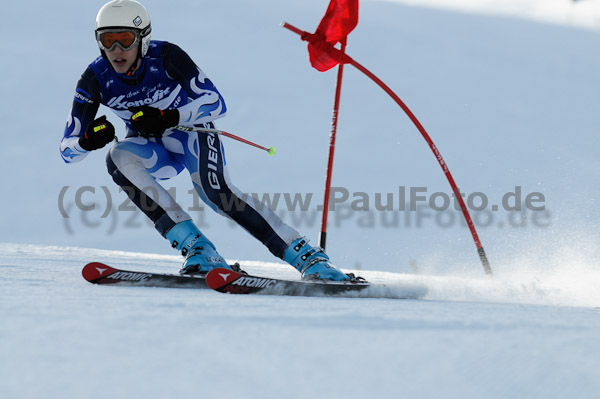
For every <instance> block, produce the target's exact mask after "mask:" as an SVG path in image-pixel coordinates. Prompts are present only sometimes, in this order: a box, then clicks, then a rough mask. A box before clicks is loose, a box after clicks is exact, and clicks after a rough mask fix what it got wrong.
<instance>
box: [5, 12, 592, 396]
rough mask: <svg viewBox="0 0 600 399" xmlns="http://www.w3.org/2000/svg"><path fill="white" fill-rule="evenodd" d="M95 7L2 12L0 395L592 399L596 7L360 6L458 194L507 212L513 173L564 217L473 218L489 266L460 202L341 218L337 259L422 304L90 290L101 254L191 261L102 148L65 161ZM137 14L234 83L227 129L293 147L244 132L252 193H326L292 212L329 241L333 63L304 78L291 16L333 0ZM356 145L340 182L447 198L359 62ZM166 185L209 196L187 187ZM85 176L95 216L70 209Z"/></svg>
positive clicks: (246, 257)
mask: <svg viewBox="0 0 600 399" xmlns="http://www.w3.org/2000/svg"><path fill="white" fill-rule="evenodd" d="M102 4H103V1H93V2H81V1H74V0H66V1H62V2H59V3H53V4H52V6H50V4H49V3H47V2H42V1H39V0H34V1H33V2H13V3H11V4H10V7H9V6H7V7H5V8H4V10H3V16H4V19H3V21H4V22H3V23H2V24H0V34H2V36H3V37H5V38H7V37H8V38H11V40H2V41H0V52H1V53H2V59H3V61H4V62H3V63H2V64H1V65H0V72H1V73H0V88H1V90H2V93H3V94H4V96H3V101H2V106H1V107H0V120H1V121H2V128H3V136H2V137H3V142H2V146H0V166H1V167H2V170H3V171H5V172H4V176H3V177H4V184H3V185H2V190H3V191H2V195H0V206H1V209H2V210H3V211H2V212H1V213H0V218H1V219H0V220H1V223H2V227H3V228H2V229H0V242H4V244H0V316H1V320H2V322H0V397H1V398H42V397H43V398H45V397H48V398H58V397H64V398H104V397H116V398H120V397H123V398H125V397H127V398H137V397H140V398H141V397H145V398H149V397H151V398H163V397H191V396H200V395H202V396H204V397H224V398H227V397H265V398H271V397H272V398H275V397H277V398H279V397H290V398H295V397H298V398H305V397H309V396H314V397H331V398H336V397H347V398H353V397H357V398H358V397H360V398H364V397H410V398H414V397H419V398H442V397H443V398H461V399H462V398H484V397H485V398H507V397H519V398H565V397H569V398H594V397H598V395H599V393H600V378H599V377H600V374H599V372H598V370H599V369H600V367H599V366H600V361H599V360H598V356H597V353H599V349H600V348H599V346H600V340H599V339H598V337H599V336H600V334H599V333H600V331H599V327H600V326H599V324H600V321H599V317H598V316H599V315H598V309H599V308H600V291H599V290H598V287H599V286H600V268H599V265H600V246H599V243H600V233H599V231H600V229H599V226H600V223H599V221H600V210H599V208H598V197H599V191H598V190H599V189H598V187H599V184H598V182H599V181H600V161H599V160H598V157H597V148H598V147H599V144H600V140H599V139H598V117H597V116H598V115H599V114H600V91H599V90H598V87H600V75H599V74H598V71H600V53H599V52H598V51H596V49H597V46H598V41H599V39H600V37H599V34H598V18H597V16H598V8H599V3H598V1H595V0H581V1H578V2H569V1H567V0H564V1H562V2H559V0H531V1H527V0H520V1H517V0H505V1H501V2H500V1H491V0H489V1H464V0H446V1H443V4H442V1H436V0H423V1H419V2H418V4H417V2H416V1H411V0H395V1H374V0H370V1H367V0H365V1H362V2H361V9H360V23H359V25H358V27H357V28H356V30H355V31H354V32H353V33H352V35H351V36H350V39H349V46H348V53H349V54H350V55H351V56H353V58H355V59H356V60H357V61H359V62H360V63H362V64H363V65H365V66H366V67H367V68H369V69H371V70H372V71H373V72H375V73H376V74H377V75H378V76H379V77H381V78H382V79H383V80H384V81H385V82H386V83H387V84H388V85H389V86H390V87H392V88H393V89H394V90H395V91H396V92H397V93H398V94H399V95H400V97H401V98H402V99H403V100H404V101H405V102H406V103H407V104H408V106H409V107H410V108H411V109H412V110H413V111H414V112H415V114H416V115H417V117H418V118H419V119H420V120H421V122H422V123H423V125H424V126H425V128H426V129H427V130H428V132H429V133H430V135H431V137H432V138H433V140H434V141H435V143H436V145H437V146H438V148H439V149H440V151H441V153H442V155H443V156H444V158H445V160H446V162H447V163H448V165H449V166H450V170H451V171H452V173H453V175H454V178H455V179H456V181H457V183H458V185H459V186H460V188H461V190H462V191H464V192H467V193H473V192H483V193H485V194H486V195H487V196H488V197H489V198H490V203H491V204H498V203H500V199H501V197H502V196H503V195H504V194H505V193H507V192H511V191H514V190H515V186H519V187H521V189H522V191H523V193H525V194H527V193H531V192H540V193H543V195H544V197H545V205H546V211H547V212H545V213H539V212H538V213H536V212H529V213H525V214H518V215H516V214H515V213H514V212H513V213H511V212H506V211H502V210H500V211H498V212H495V213H493V219H492V220H491V223H489V225H482V224H481V223H480V224H478V231H479V234H480V237H481V240H482V242H483V244H484V247H485V248H486V250H487V252H488V256H489V258H490V262H491V265H492V268H493V270H494V273H495V275H494V278H493V279H491V280H490V279H488V278H486V277H485V276H483V273H482V271H481V265H480V264H479V260H478V257H477V254H476V251H475V248H474V246H473V242H472V240H471V237H470V235H469V232H468V230H467V229H466V228H465V227H464V226H461V225H460V224H459V222H458V220H460V219H459V218H456V215H454V216H453V215H448V214H445V215H446V216H450V217H455V219H454V223H450V225H449V226H447V225H444V224H443V223H439V222H440V221H439V220H438V223H436V222H435V221H436V217H437V216H438V214H433V213H428V218H426V219H424V220H423V221H422V224H421V225H419V224H417V223H416V221H415V220H414V219H411V220H410V221H411V223H406V220H405V219H402V218H400V219H399V222H398V220H395V221H394V219H393V218H392V223H390V220H389V219H388V220H384V219H383V215H382V214H380V213H376V212H375V213H368V214H364V213H361V212H349V211H348V208H347V206H346V207H342V208H341V209H339V210H338V211H336V212H334V213H333V214H332V216H331V226H330V233H329V239H328V253H329V254H330V255H331V257H332V259H333V260H334V261H335V263H337V264H338V265H340V266H342V267H346V270H354V271H358V272H359V273H360V274H362V275H364V276H365V277H367V278H368V279H369V280H371V281H386V282H389V281H395V280H400V281H415V282H419V283H422V284H424V285H426V286H427V288H428V290H429V291H428V292H429V293H428V295H427V297H426V298H425V299H424V300H419V301H398V300H371V299H368V300H362V299H361V300H355V299H332V298H321V299H315V298H311V299H309V298H283V297H281V298H280V297H256V296H254V297H236V296H226V295H221V294H218V293H215V292H211V291H198V290H169V289H140V288H137V289H136V288H122V287H119V288H117V287H96V286H92V285H90V284H88V283H87V282H85V281H84V280H83V279H82V278H81V276H80V270H81V268H82V267H83V265H84V264H85V263H87V262H88V261H90V260H98V261H104V262H107V263H111V264H113V265H115V266H116V267H123V268H129V269H134V270H156V271H161V272H173V271H175V270H177V269H178V267H179V264H180V261H181V259H180V257H179V256H177V255H176V254H174V253H173V251H172V250H171V249H170V247H169V245H168V243H167V242H166V241H165V240H164V239H162V238H161V237H159V236H158V235H157V234H156V232H155V231H154V230H153V229H152V228H151V226H149V224H148V223H146V221H145V220H144V219H143V218H142V216H141V215H139V213H136V212H130V211H128V210H127V209H128V207H127V204H125V203H124V198H125V197H124V194H123V193H119V191H118V189H117V188H116V187H115V186H114V183H113V182H112V181H111V179H110V177H109V176H108V174H107V173H106V171H105V170H106V169H105V165H104V155H105V153H106V150H101V151H98V152H97V153H94V154H92V155H91V156H90V157H88V159H86V160H85V161H84V162H83V163H81V164H77V165H64V163H63V162H62V160H61V159H60V156H59V154H58V142H59V140H60V137H61V136H62V129H63V127H64V123H65V119H66V116H67V113H68V109H69V106H70V104H71V101H72V95H73V89H74V86H75V83H76V81H77V79H78V77H79V75H80V74H81V73H82V72H83V70H84V69H85V66H86V65H87V64H88V63H89V62H90V61H91V60H93V59H94V58H95V57H96V56H97V54H98V49H97V47H96V44H95V42H94V40H93V34H92V31H93V28H94V16H95V14H96V12H97V10H98V8H99V7H100V6H101V5H102ZM144 4H145V5H146V6H147V8H148V9H149V12H150V14H151V16H152V21H153V37H154V38H156V39H163V40H170V41H173V42H175V43H177V44H179V45H181V46H182V47H183V48H184V49H186V50H187V51H188V52H189V53H190V54H191V55H192V58H194V59H195V60H196V61H197V62H198V64H199V65H200V66H201V67H202V68H203V70H204V71H205V72H206V73H207V74H208V76H210V77H211V78H212V79H213V81H214V82H215V83H216V85H217V87H218V88H219V89H220V90H221V92H222V93H223V95H224V97H225V99H226V101H227V104H228V110H229V114H228V116H227V117H226V118H225V119H223V120H222V121H220V122H219V124H218V127H220V128H223V129H225V130H229V131H231V132H233V133H235V134H238V135H241V136H243V137H246V138H248V139H251V140H255V141H257V142H259V143H260V144H263V145H267V146H271V145H272V146H274V147H276V148H277V155H276V156H274V157H268V156H266V155H264V154H261V153H260V152H258V151H257V150H254V149H252V148H249V147H246V146H244V145H242V144H239V143H236V142H233V141H230V140H229V141H227V142H226V146H227V161H228V164H229V166H230V172H231V175H232V179H233V180H234V182H236V184H237V185H238V186H239V187H240V188H241V189H242V190H244V191H248V192H256V193H260V194H262V193H292V194H293V193H302V194H306V193H312V194H313V195H314V200H313V201H314V202H313V204H312V206H313V207H311V210H310V211H309V212H295V213H290V212H286V211H285V209H279V210H280V211H282V212H283V213H282V215H283V216H284V218H285V220H286V221H288V222H291V223H292V224H293V225H294V226H295V227H296V228H298V229H299V230H300V231H302V232H303V233H304V234H306V235H308V236H309V237H310V238H312V240H313V242H314V241H315V240H316V238H317V231H318V229H319V215H318V214H317V213H316V211H315V209H314V208H316V205H317V202H320V199H321V196H322V186H323V183H324V182H323V180H324V178H323V176H324V173H325V172H324V168H325V164H326V157H327V144H328V134H329V122H330V117H331V106H332V103H333V89H334V84H335V72H333V71H332V72H328V73H318V72H316V71H314V70H313V69H311V68H310V67H309V65H308V62H307V60H306V48H305V45H304V44H303V43H301V42H300V41H299V40H298V38H297V37H296V36H295V35H293V34H291V33H289V32H287V31H285V30H283V29H281V28H280V27H279V23H280V22H281V21H282V20H286V21H288V22H290V23H292V24H294V25H296V26H298V27H300V28H302V29H306V30H313V29H314V28H315V26H316V25H317V23H318V21H319V20H320V18H321V17H322V15H323V12H324V10H325V9H326V6H327V1H326V0H286V1H285V2H282V1H276V0H255V1H252V2H243V1H239V0H230V1H219V2H202V3H199V2H197V1H191V0H176V1H171V2H160V1H156V0H147V1H145V2H144ZM417 5H418V6H417ZM438 7H439V8H438ZM250 15H251V16H252V17H251V18H250V17H249V16H250ZM23 27H27V29H23ZM40 62H42V64H43V69H40V68H39V63H40ZM101 112H106V110H101ZM108 116H109V119H111V120H112V121H113V122H114V123H115V125H117V126H120V124H119V122H118V121H117V120H116V118H115V117H113V116H112V114H108ZM338 134H339V136H338V149H337V152H336V165H335V170H334V180H333V184H334V185H335V186H340V187H344V188H346V189H347V190H348V191H349V192H351V193H355V192H365V193H369V194H370V195H371V196H372V197H371V198H373V195H374V194H375V193H388V192H389V193H397V192H398V187H399V186H406V187H427V189H428V193H433V192H436V191H443V192H449V188H448V184H447V182H446V180H445V178H444V176H443V174H442V173H441V170H440V168H439V166H438V165H437V162H436V160H435V158H434V157H433V156H432V154H431V151H430V150H429V148H427V146H426V144H425V143H424V141H423V140H422V138H421V137H420V136H419V134H418V132H417V131H416V129H415V128H414V126H413V125H412V124H411V123H410V121H409V120H408V118H406V117H405V116H404V115H403V114H402V113H401V111H400V110H399V109H398V108H397V106H396V105H395V104H394V103H393V102H392V101H391V100H390V99H389V98H387V97H386V96H385V95H384V94H383V92H381V90H380V89H379V88H377V87H376V86H375V85H374V84H373V83H372V82H370V81H368V80H367V79H366V78H365V77H364V76H363V75H361V74H360V73H358V72H357V71H355V70H353V69H352V68H347V69H346V72H345V78H344V88H343V93H342V106H341V111H340V125H339V132H338ZM120 136H121V137H122V134H120ZM169 184H170V187H173V188H175V189H176V192H177V197H178V199H179V200H180V201H181V203H182V204H183V205H184V206H187V207H191V208H192V209H193V208H194V203H193V198H192V197H191V196H190V195H188V194H187V193H188V190H189V189H190V188H191V187H190V184H189V179H188V177H187V176H184V175H182V176H179V177H178V178H176V179H174V180H173V181H172V182H169ZM86 187H88V188H93V189H94V190H95V193H92V192H90V191H84V192H82V193H83V195H82V201H83V203H84V204H93V203H95V204H96V205H97V209H96V210H94V211H92V212H83V211H81V209H79V208H80V207H79V208H78V207H77V206H76V204H75V200H76V192H77V190H79V189H82V188H86ZM105 188H106V190H107V191H105ZM106 192H108V193H109V194H110V196H109V197H110V200H111V201H112V205H113V206H112V207H111V206H109V205H110V204H108V203H107V202H108V201H107V194H106ZM346 205H348V204H346ZM106 209H108V211H109V212H108V217H105V218H103V217H102V214H103V213H104V212H105V211H106ZM190 213H192V214H193V217H194V218H195V219H196V221H197V222H198V223H199V224H200V225H201V227H202V229H203V230H204V232H205V233H206V234H207V235H208V236H209V237H210V238H211V239H212V240H213V241H214V242H215V243H216V244H217V246H218V248H219V250H220V252H221V253H222V254H223V255H224V256H225V257H226V258H228V259H229V260H242V261H243V263H244V266H245V267H246V268H248V269H249V270H251V271H255V272H257V273H265V274H275V275H279V276H286V277H290V278H294V277H297V273H295V271H293V270H292V269H291V268H289V267H286V266H283V265H282V264H281V263H280V262H278V263H270V262H274V259H273V257H272V256H271V255H270V254H269V253H268V251H267V250H266V249H264V247H262V246H261V245H260V244H258V243H257V242H256V241H255V240H254V239H253V238H252V237H250V236H249V235H248V234H247V233H245V232H244V231H242V230H241V229H239V228H235V227H232V226H231V225H230V224H229V223H228V222H227V221H225V220H224V219H223V218H221V217H219V216H217V215H214V214H213V213H211V212H210V211H207V212H195V211H194V212H192V211H190ZM64 214H66V215H68V216H69V217H68V218H67V217H64ZM409 215H410V217H411V218H414V217H415V214H414V213H413V214H409ZM515 215H516V217H515ZM388 216H389V215H388ZM392 216H393V215H392ZM536 217H540V219H536ZM483 221H484V222H485V219H484V220H483ZM536 221H537V222H540V221H541V222H542V223H536ZM483 224H485V223H483ZM89 248H96V249H89Z"/></svg>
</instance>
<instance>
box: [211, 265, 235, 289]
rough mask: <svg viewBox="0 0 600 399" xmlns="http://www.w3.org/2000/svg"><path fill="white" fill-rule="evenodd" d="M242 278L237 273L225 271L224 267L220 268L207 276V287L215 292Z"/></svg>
mask: <svg viewBox="0 0 600 399" xmlns="http://www.w3.org/2000/svg"><path fill="white" fill-rule="evenodd" d="M240 276H241V274H240V273H238V272H236V271H233V270H230V269H225V268H224V267H218V268H216V269H212V270H211V271H210V272H208V274H207V275H206V285H208V286H209V287H210V288H212V289H213V290H218V289H219V288H221V287H223V286H225V285H228V284H229V283H231V282H232V281H234V280H235V279H237V278H238V277H240Z"/></svg>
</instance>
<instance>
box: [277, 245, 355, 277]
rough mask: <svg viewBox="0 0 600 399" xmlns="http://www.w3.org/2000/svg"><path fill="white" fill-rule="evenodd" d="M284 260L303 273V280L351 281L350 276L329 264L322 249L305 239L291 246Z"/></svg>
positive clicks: (327, 257)
mask: <svg viewBox="0 0 600 399" xmlns="http://www.w3.org/2000/svg"><path fill="white" fill-rule="evenodd" d="M283 260H285V261H286V262H287V263H289V264H290V265H292V266H294V267H295V268H296V269H298V271H299V272H300V273H302V280H333V281H343V280H350V276H348V275H347V274H344V273H343V272H342V271H341V270H339V269H338V268H336V267H335V266H333V265H332V264H331V262H329V256H327V255H326V254H325V252H323V250H322V249H321V248H319V247H312V246H310V245H308V242H307V241H306V240H305V239H304V238H299V239H297V240H296V241H294V242H293V243H292V244H290V246H289V247H288V249H287V250H286V251H285V254H284V255H283Z"/></svg>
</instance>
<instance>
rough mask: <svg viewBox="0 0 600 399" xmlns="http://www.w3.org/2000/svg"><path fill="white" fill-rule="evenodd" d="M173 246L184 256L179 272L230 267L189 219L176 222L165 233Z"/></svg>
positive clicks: (205, 270) (188, 272)
mask: <svg viewBox="0 0 600 399" xmlns="http://www.w3.org/2000/svg"><path fill="white" fill-rule="evenodd" d="M165 238H166V239H167V240H169V241H170V242H171V245H172V246H173V248H176V249H178V250H180V251H181V254H182V255H183V256H185V261H184V262H183V268H182V269H181V270H180V271H179V274H206V273H208V272H209V271H211V270H212V269H214V268H217V267H224V268H226V269H231V267H230V266H229V265H228V264H227V262H225V259H223V257H222V256H221V255H219V253H218V252H217V250H216V248H215V246H214V245H213V243H212V242H210V240H209V239H208V238H206V237H205V236H204V235H202V233H201V232H200V230H199V229H198V227H196V225H195V224H194V222H192V221H191V220H186V221H184V222H180V223H177V224H176V225H175V226H173V227H172V228H171V230H169V231H168V232H167V234H166V235H165Z"/></svg>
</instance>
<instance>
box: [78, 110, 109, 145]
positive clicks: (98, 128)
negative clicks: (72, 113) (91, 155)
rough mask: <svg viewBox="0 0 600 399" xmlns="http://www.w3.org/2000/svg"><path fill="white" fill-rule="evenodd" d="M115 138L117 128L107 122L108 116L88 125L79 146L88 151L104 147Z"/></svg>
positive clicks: (103, 116)
mask: <svg viewBox="0 0 600 399" xmlns="http://www.w3.org/2000/svg"><path fill="white" fill-rule="evenodd" d="M114 138H115V127H114V126H113V125H112V123H110V122H109V121H107V120H106V115H102V116H101V117H100V118H98V119H96V120H93V121H91V122H90V123H88V125H87V127H86V129H85V133H84V134H83V136H81V137H80V138H79V145H80V146H81V148H83V149H84V150H86V151H93V150H97V149H99V148H102V147H104V146H105V145H107V144H108V143H110V142H111V141H112V140H113V139H114Z"/></svg>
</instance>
